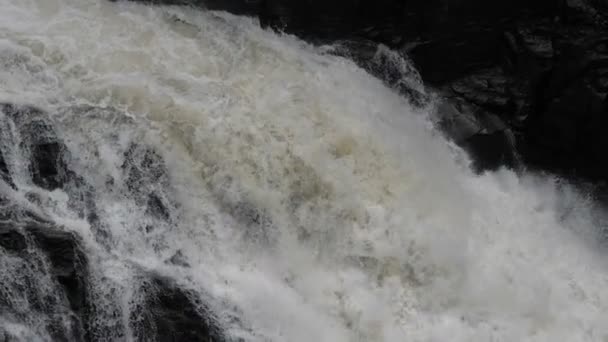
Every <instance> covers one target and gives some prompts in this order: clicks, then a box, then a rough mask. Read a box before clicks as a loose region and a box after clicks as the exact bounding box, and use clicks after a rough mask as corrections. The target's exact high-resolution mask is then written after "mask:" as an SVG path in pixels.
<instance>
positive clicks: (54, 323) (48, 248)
mask: <svg viewBox="0 0 608 342" xmlns="http://www.w3.org/2000/svg"><path fill="white" fill-rule="evenodd" d="M18 216H21V217H22V220H21V221H20V222H16V221H13V222H3V223H2V224H1V225H0V253H1V251H2V249H4V250H5V251H8V252H9V253H11V254H12V256H13V257H14V258H15V259H13V260H12V261H11V264H12V266H9V265H11V264H7V266H9V267H8V269H5V270H4V272H5V273H3V274H2V276H1V277H0V311H2V312H3V313H4V314H6V315H8V316H7V317H9V318H11V319H15V320H17V322H19V321H23V322H27V321H28V317H29V316H31V315H37V316H40V317H44V322H43V326H44V330H45V334H48V336H50V337H51V338H52V339H53V340H54V341H83V340H84V339H85V330H84V327H85V326H86V324H87V322H88V316H87V312H88V304H87V300H86V297H87V292H86V291H87V290H86V277H87V271H86V269H87V266H86V262H87V261H86V258H85V256H84V253H83V252H82V251H81V250H80V247H79V242H78V240H77V238H76V237H75V236H74V235H73V234H70V233H65V232H62V231H60V230H58V229H59V228H58V227H56V226H55V225H53V224H51V223H48V222H46V223H43V222H42V221H33V220H30V219H27V218H26V217H28V216H31V217H35V216H36V215H18ZM47 262H48V266H49V267H48V268H47V267H46V266H44V265H45V264H47ZM11 267H18V269H11ZM47 270H48V271H50V272H49V273H48V274H47V273H46V272H47ZM15 272H18V274H17V273H15ZM13 278H14V279H13ZM49 286H50V287H49ZM49 290H50V291H49ZM17 303H27V306H26V307H24V308H22V307H20V306H19V305H18V304H17ZM66 310H69V311H67V312H66ZM30 318H31V317H30Z"/></svg>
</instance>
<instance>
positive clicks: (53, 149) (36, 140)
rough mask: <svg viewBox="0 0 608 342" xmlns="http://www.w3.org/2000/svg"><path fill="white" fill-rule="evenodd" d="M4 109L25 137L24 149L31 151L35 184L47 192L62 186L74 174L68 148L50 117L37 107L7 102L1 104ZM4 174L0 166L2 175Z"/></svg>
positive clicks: (22, 140) (0, 165) (30, 166)
mask: <svg viewBox="0 0 608 342" xmlns="http://www.w3.org/2000/svg"><path fill="white" fill-rule="evenodd" d="M0 110H1V111H2V112H3V113H4V114H5V115H6V116H7V117H8V118H10V119H11V120H12V121H13V122H14V124H15V126H16V128H17V130H18V132H19V134H20V135H21V137H20V138H21V145H22V146H20V147H21V148H22V149H23V150H25V151H27V152H29V155H30V160H29V172H30V173H31V176H32V182H33V183H34V184H36V185H38V186H39V187H41V188H44V189H46V190H54V189H57V188H60V187H62V186H63V185H64V184H65V183H66V182H67V181H68V180H69V179H70V178H71V177H72V175H70V173H69V170H68V168H67V165H66V161H65V155H64V154H65V152H66V148H65V146H64V145H63V143H62V142H61V141H60V140H59V138H58V137H57V134H56V133H55V130H54V128H53V125H52V123H51V120H50V118H49V116H48V114H47V113H45V112H44V111H42V110H40V109H38V108H35V107H31V106H25V105H22V106H19V105H14V104H7V103H3V104H0ZM11 147H12V148H14V147H15V146H11ZM0 159H1V158H0ZM2 161H3V162H4V160H2ZM4 165H5V169H6V164H5V163H4ZM6 171H7V172H8V170H6ZM2 173H3V171H2V163H0V175H1V174H2Z"/></svg>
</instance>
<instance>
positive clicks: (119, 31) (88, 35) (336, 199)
mask: <svg viewBox="0 0 608 342" xmlns="http://www.w3.org/2000/svg"><path fill="white" fill-rule="evenodd" d="M324 51H325V50H322V49H319V48H315V47H313V46H310V45H307V44H306V43H303V42H302V41H300V40H298V39H296V38H294V37H291V36H286V35H280V34H276V33H274V32H269V31H264V30H262V29H261V28H259V26H258V25H257V24H256V23H255V22H254V20H252V19H247V18H240V17H235V16H231V15H228V14H224V13H211V12H203V11H193V10H191V9H188V8H180V7H150V6H144V5H139V4H133V3H120V2H119V3H114V2H109V1H100V0H0V101H5V102H12V103H19V104H29V105H33V106H36V107H38V108H41V109H43V110H45V111H47V112H49V113H51V114H50V115H51V117H52V121H53V124H54V126H55V129H56V131H57V134H58V135H59V136H60V137H61V138H62V139H63V141H64V142H65V144H66V145H67V148H68V150H69V163H70V169H71V170H74V172H75V173H76V174H78V175H80V176H81V177H83V179H85V180H86V181H87V182H88V183H89V184H90V185H91V186H92V188H93V189H94V202H95V207H96V210H97V212H98V215H99V217H100V218H101V221H102V223H101V224H100V225H99V227H97V228H95V229H94V227H93V226H92V225H91V224H90V223H89V222H87V221H86V220H84V219H81V218H80V216H78V215H77V214H76V212H75V211H76V210H75V209H74V206H73V205H72V201H71V200H70V198H72V197H73V196H72V195H73V194H71V193H70V188H69V187H67V188H64V189H58V190H54V191H50V192H49V191H46V190H43V189H40V188H37V187H35V186H34V185H32V183H31V181H30V180H29V177H30V176H29V175H28V174H27V172H24V171H21V172H19V170H22V169H23V167H22V164H23V163H24V162H23V157H22V156H20V155H19V153H18V149H17V147H15V146H13V145H11V144H8V143H6V141H8V140H6V139H8V138H7V137H6V134H3V137H2V139H4V140H2V141H3V144H2V152H3V153H4V154H5V155H6V156H8V157H7V160H8V162H7V163H8V164H9V165H8V167H9V169H10V170H12V171H13V174H14V182H15V184H16V188H17V189H18V190H17V191H13V190H11V189H10V188H9V187H7V186H3V187H1V188H0V189H1V190H2V191H3V192H4V193H5V194H7V196H10V197H12V198H14V199H15V200H18V201H20V202H24V201H26V199H25V197H26V196H25V195H24V193H26V192H35V193H37V194H38V197H39V200H38V201H36V204H30V205H31V206H36V210H37V211H39V212H42V213H44V214H45V215H47V216H48V217H51V218H52V219H53V220H54V221H55V222H57V223H59V224H60V225H61V227H63V228H61V229H65V230H68V231H72V232H74V233H76V234H77V235H78V236H80V237H81V238H82V240H83V243H84V249H85V252H86V255H87V258H88V259H89V262H90V266H89V267H90V269H91V270H90V272H91V274H92V276H91V277H92V279H91V284H90V285H91V287H92V288H91V289H90V291H91V292H92V296H94V297H95V298H96V299H95V300H96V307H97V312H96V319H97V320H98V321H99V322H100V324H105V325H106V326H108V327H112V329H116V330H117V332H116V333H115V334H114V335H112V333H110V334H109V335H108V336H109V337H107V339H109V340H125V339H126V340H133V339H135V338H136V337H134V335H133V333H132V331H131V323H130V322H129V319H128V317H129V315H128V314H123V315H116V312H117V311H118V312H122V313H126V312H130V311H131V310H132V309H133V308H131V307H130V306H132V305H133V297H136V296H137V291H136V288H135V285H134V284H136V283H137V279H138V274H139V272H140V270H142V269H143V270H150V271H154V272H157V273H159V274H162V275H163V276H166V277H169V278H171V279H173V280H174V281H175V282H177V283H178V284H180V286H183V287H184V288H188V289H191V290H195V291H197V292H198V293H200V295H201V297H202V298H204V299H205V301H206V302H207V305H208V306H209V308H210V309H211V310H212V311H213V312H214V313H215V314H216V315H217V317H218V320H219V324H220V325H221V327H222V329H223V330H225V331H226V332H227V334H228V335H229V336H231V337H233V338H235V339H237V338H242V339H244V340H245V341H294V342H297V341H302V342H304V341H331V342H340V341H608V252H607V251H606V250H605V249H603V247H602V243H601V242H598V241H601V239H600V235H601V234H600V233H601V231H602V222H603V221H602V217H601V215H600V213H599V211H598V210H596V209H594V208H593V205H592V201H590V200H589V199H588V198H587V197H586V196H583V195H581V194H579V193H578V192H576V191H574V190H572V189H571V188H570V187H568V186H567V185H563V184H561V183H560V182H558V181H556V180H554V179H549V178H547V177H540V176H533V175H522V176H518V175H516V174H514V173H512V172H510V171H506V170H503V171H499V172H495V173H488V174H484V175H481V176H476V175H474V174H472V173H471V172H470V171H469V170H468V166H467V158H466V157H465V156H464V155H463V154H462V152H460V150H459V149H458V148H455V147H454V146H452V145H451V144H450V143H448V142H447V141H446V140H445V139H444V138H443V137H442V136H441V135H440V134H438V133H437V132H436V131H434V130H433V127H432V126H433V125H432V124H431V120H430V114H429V113H431V112H432V108H424V109H420V108H415V107H413V106H412V105H410V104H409V103H408V101H407V99H405V98H403V97H401V96H400V95H399V94H397V93H396V92H394V91H392V90H391V89H389V88H387V87H386V86H384V85H383V84H382V82H381V81H379V80H377V79H375V78H373V77H371V76H370V75H369V74H367V73H366V72H365V71H363V70H361V69H359V68H358V67H357V66H356V65H355V64H354V63H352V62H350V61H348V60H346V59H343V58H340V57H336V56H332V55H328V54H327V53H325V52H324ZM446 58H449V56H446ZM2 115H4V114H2ZM3 120H4V118H3ZM3 122H4V121H3ZM9 128H10V127H9ZM5 131H9V132H10V129H6V130H5ZM134 141H136V142H139V143H142V144H145V145H146V146H152V147H153V148H154V150H155V151H156V153H157V154H158V155H160V156H161V157H162V159H164V161H165V164H166V169H167V170H166V173H163V174H161V175H149V177H148V178H146V177H143V179H144V181H142V182H140V183H138V184H136V185H135V188H145V189H148V190H150V191H154V192H155V193H156V194H158V196H159V198H160V199H162V201H163V202H164V203H168V204H166V208H164V210H165V211H166V212H164V213H162V215H164V216H165V219H164V220H161V219H159V218H158V214H156V215H154V214H153V213H149V212H148V211H146V210H143V209H141V205H140V203H139V202H138V201H139V200H138V199H137V196H136V195H133V193H137V192H138V191H140V190H138V189H133V188H134V186H133V185H132V184H128V180H127V179H125V176H124V175H123V173H124V172H122V171H121V168H123V165H124V162H125V160H124V159H125V156H126V155H131V156H133V155H135V157H133V158H144V157H142V155H145V152H141V153H139V157H137V155H138V152H137V151H136V152H133V151H130V150H129V149H130V146H132V142H134ZM100 227H101V228H100ZM100 229H101V230H103V231H104V232H105V233H104V234H102V235H103V237H104V238H100V236H102V235H100V234H99V232H98V231H97V230H100ZM176 256H179V259H180V262H179V263H178V265H176V263H175V262H173V263H169V262H167V260H169V259H171V258H175V257H176ZM12 260H13V259H11V258H10V257H9V256H8V254H5V253H4V252H3V251H2V249H1V248H0V265H2V269H0V279H1V278H11V277H18V276H19V272H21V270H20V266H19V265H18V264H15V263H12ZM40 277H41V279H40V280H39V282H40V284H41V285H40V286H44V284H45V283H46V282H48V281H50V280H45V279H43V278H44V277H43V276H42V275H41V276H40ZM26 307H27V306H26ZM125 317H126V318H125ZM37 319H38V318H37V317H35V315H34V314H32V315H31V317H30V319H28V321H27V322H22V321H16V320H15V319H13V318H12V317H11V316H10V315H3V314H2V312H0V326H1V327H2V328H0V329H4V330H6V331H9V332H10V334H11V335H13V336H21V338H22V339H23V340H24V341H37V340H42V341H44V340H47V339H48V338H49V337H48V335H46V333H45V331H44V329H39V327H40V326H41V325H40V324H37V323H36V322H37ZM40 319H42V318H40ZM108 322H111V324H110V323H108ZM118 331H119V332H118Z"/></svg>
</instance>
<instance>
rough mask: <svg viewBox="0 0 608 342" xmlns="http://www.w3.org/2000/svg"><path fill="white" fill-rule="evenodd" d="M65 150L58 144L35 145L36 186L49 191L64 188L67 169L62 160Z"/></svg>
mask: <svg viewBox="0 0 608 342" xmlns="http://www.w3.org/2000/svg"><path fill="white" fill-rule="evenodd" d="M63 149H64V147H63V146H61V145H60V144H59V143H58V142H50V143H41V144H35V145H33V146H32V147H31V154H32V180H33V182H34V184H36V185H38V186H39V187H41V188H44V189H47V190H54V189H58V188H60V187H62V186H63V184H64V183H65V181H66V171H65V170H66V169H67V168H66V166H65V163H64V161H63V158H62V151H63Z"/></svg>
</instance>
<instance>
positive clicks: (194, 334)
mask: <svg viewBox="0 0 608 342" xmlns="http://www.w3.org/2000/svg"><path fill="white" fill-rule="evenodd" d="M141 291H142V292H143V293H144V294H145V299H144V302H143V303H142V307H141V308H140V310H138V311H134V312H132V316H131V322H132V325H133V328H134V329H133V330H134V331H135V332H136V335H137V336H136V338H137V339H138V340H146V341H174V342H182V341H183V342H188V341H205V342H212V341H213V342H219V341H223V340H224V337H223V336H222V334H221V331H220V329H219V327H218V325H217V322H216V320H215V319H214V318H213V316H212V315H211V313H210V312H209V311H208V310H207V309H206V308H204V306H203V305H202V302H201V300H200V298H198V295H197V294H196V293H194V292H192V291H188V290H184V289H181V288H180V287H178V286H177V285H176V284H174V283H173V282H172V281H171V280H169V279H165V278H162V277H158V276H152V279H150V280H149V281H147V282H146V284H145V285H144V287H143V288H142V290H141Z"/></svg>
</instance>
